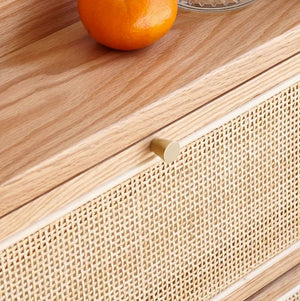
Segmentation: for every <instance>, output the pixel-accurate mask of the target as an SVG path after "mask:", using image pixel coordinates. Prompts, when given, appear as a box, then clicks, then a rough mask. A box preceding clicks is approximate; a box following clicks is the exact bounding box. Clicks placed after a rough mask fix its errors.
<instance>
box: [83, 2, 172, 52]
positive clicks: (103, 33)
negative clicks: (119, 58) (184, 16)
mask: <svg viewBox="0 0 300 301" xmlns="http://www.w3.org/2000/svg"><path fill="white" fill-rule="evenodd" d="M78 11H79V15H80V18H81V21H82V23H83V25H84V27H85V28H86V30H87V31H88V32H89V34H90V35H91V36H92V37H93V38H94V39H95V40H97V41H98V42H100V43H101V44H103V45H105V46H107V47H110V48H114V49H119V50H133V49H138V48H143V47H146V46H148V45H150V44H152V43H154V42H155V41H157V40H158V39H160V38H161V37H162V36H164V35H165V34H166V33H167V32H168V31H169V29H170V28H171V27H172V25H173V23H174V21H175V19H176V15H177V0H78Z"/></svg>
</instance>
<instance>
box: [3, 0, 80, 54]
mask: <svg viewBox="0 0 300 301" xmlns="http://www.w3.org/2000/svg"><path fill="white" fill-rule="evenodd" d="M76 4H77V1H76V0H61V1H56V0H48V1H39V0H2V1H0V57H1V56H4V55H5V54H7V53H10V52H12V51H14V50H16V49H19V48H22V47H24V46H26V45H29V44H31V43H33V42H35V41H37V40H39V39H41V38H43V37H46V36H47V35H49V34H51V33H53V32H55V31H57V30H60V29H62V28H64V27H66V26H68V25H71V24H73V23H75V22H76V21H78V19H79V18H78V13H77V5H76Z"/></svg>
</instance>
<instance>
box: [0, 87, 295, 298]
mask: <svg viewBox="0 0 300 301" xmlns="http://www.w3.org/2000/svg"><path fill="white" fill-rule="evenodd" d="M299 108H300V99H299V85H294V86H292V87H290V88H289V89H286V90H285V91H282V93H280V94H278V95H276V96H274V97H273V98H271V99H268V100H266V101H265V102H264V103H262V104H260V105H258V106H257V107H255V108H253V109H251V111H249V112H246V113H244V114H242V115H240V116H238V117H237V118H235V119H234V120H232V121H230V122H228V123H226V124H225V125H222V126H220V127H219V128H217V129H215V130H213V131H212V132H210V133H208V134H206V135H205V136H203V137H201V138H199V139H198V140H196V141H194V142H193V143H191V144H189V145H187V146H186V147H185V148H184V149H183V150H182V152H181V154H180V156H179V158H178V160H177V161H176V162H175V163H173V164H170V165H167V164H165V163H160V164H157V165H155V166H153V167H151V168H149V169H147V170H145V171H144V172H142V173H140V174H138V175H136V176H135V177H133V178H131V179H129V180H128V181H126V182H124V183H122V184H120V185H119V186H117V187H115V188H114V189H112V190H110V191H108V192H106V193H104V194H103V195H100V196H99V197H97V198H95V199H93V200H91V201H90V202H88V203H86V204H85V205H83V206H82V207H80V208H79V209H77V210H74V211H73V212H70V213H69V214H67V215H66V216H64V217H63V218H60V219H59V220H57V221H56V222H55V223H53V224H50V225H48V226H47V227H45V228H43V229H41V230H39V231H37V232H36V233H34V234H32V235H30V236H29V237H27V238H25V239H23V240H22V241H19V242H18V243H16V244H14V245H13V246H11V247H9V248H8V249H6V250H4V251H2V253H1V255H0V259H1V262H0V294H1V298H0V299H1V300H47V301H49V300H76V301H77V300H105V301H106V300H122V301H123V300H207V299H209V298H210V297H212V296H214V295H216V294H217V293H219V292H220V291H222V290H223V289H224V288H226V287H227V286H229V285H230V284H232V283H234V282H235V281H237V280H238V279H240V278H241V277H243V276H245V275H246V274H247V273H249V272H250V271H253V270H254V269H255V268H257V267H258V266H259V265H261V264H262V263H263V262H265V261H267V260H268V259H270V258H272V257H273V256H274V255H276V254H278V253H279V252H281V251H282V250H284V249H285V248H287V247H289V246H291V245H292V244H294V243H295V242H296V241H298V240H299V239H300V229H299V184H300V183H299V181H300V179H299V175H300V153H299V151H300V140H299V139H300V131H299V127H300V110H299Z"/></svg>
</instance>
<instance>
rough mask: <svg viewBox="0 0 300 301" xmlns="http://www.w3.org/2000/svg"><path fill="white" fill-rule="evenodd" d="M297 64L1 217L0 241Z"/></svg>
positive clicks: (287, 74) (141, 164)
mask: <svg viewBox="0 0 300 301" xmlns="http://www.w3.org/2000/svg"><path fill="white" fill-rule="evenodd" d="M299 62H300V54H299V55H296V56H294V57H292V58H290V59H289V60H287V61H285V62H283V63H281V64H279V65H277V66H275V67H273V68H272V69H270V70H268V71H266V72H264V73H263V74H261V75H259V76H257V77H255V78H253V79H251V80H249V81H248V82H247V83H245V84H243V85H241V86H239V87H237V88H236V89H234V90H232V91H230V92H228V93H226V94H224V95H223V96H221V97H219V98H217V99H215V100H214V101H212V102H210V103H207V104H205V105H204V106H202V107H201V108H199V109H197V110H195V111H194V112H192V113H190V114H188V115H187V116H185V117H182V118H181V119H179V120H177V121H176V122H174V123H172V124H170V125H168V126H166V127H165V128H164V129H162V130H160V131H157V132H156V133H154V134H153V135H150V136H149V137H146V138H144V139H142V140H141V141H139V142H138V143H136V144H135V145H133V146H131V147H129V148H127V149H126V150H124V151H122V152H120V153H118V154H116V155H115V156H113V157H111V158H109V159H106V160H105V161H103V162H102V163H100V164H98V165H96V166H95V167H93V168H91V169H89V170H88V171H86V172H84V173H82V174H80V175H78V176H77V177H74V178H73V179H71V180H70V181H68V182H66V183H63V184H62V185H60V186H58V187H56V188H55V189H53V190H51V191H49V192H47V193H45V194H43V195H42V196H40V197H38V198H37V199H35V200H33V201H31V202H29V203H28V204H26V205H24V206H22V207H20V208H19V209H17V210H14V211H12V212H11V213H9V214H7V215H6V216H3V217H2V218H0V240H3V239H5V238H6V237H8V236H9V235H12V234H13V233H15V232H17V231H20V230H23V229H25V228H26V227H28V226H31V225H32V224H33V223H35V222H36V221H38V220H41V219H43V218H44V217H46V216H47V215H49V214H51V213H53V212H55V211H56V210H58V209H60V208H61V207H63V206H65V205H66V204H68V203H70V202H72V201H74V200H75V199H77V198H79V197H82V196H84V195H85V194H87V193H88V192H90V191H91V190H93V189H95V188H96V187H98V186H100V185H101V184H103V183H105V182H108V181H110V180H112V179H113V178H115V177H117V176H118V175H120V174H122V173H127V172H128V171H129V170H131V169H132V168H136V167H138V168H139V169H141V170H143V169H145V168H147V167H148V166H149V165H152V164H154V163H155V162H156V160H157V159H156V156H154V155H153V154H152V153H151V152H150V150H149V145H150V142H151V140H152V138H153V137H163V138H168V139H173V140H178V141H180V140H182V139H184V138H185V137H186V136H188V135H190V134H192V133H194V132H195V131H198V130H199V129H201V128H203V127H204V126H205V125H207V124H209V123H210V122H212V121H214V120H217V119H218V118H220V117H222V116H223V115H225V114H226V113H228V112H231V111H232V110H234V109H235V108H237V107H239V106H240V105H242V104H244V103H246V102H248V101H249V100H251V99H253V98H254V97H256V96H258V95H260V94H262V93H264V92H266V91H268V90H269V89H271V88H273V87H274V86H276V85H278V84H279V83H281V82H282V80H283V78H285V79H288V78H291V77H292V76H294V75H296V74H297V68H295V66H297V64H298V65H299ZM187 92H188V93H187V94H186V96H185V97H182V98H181V100H182V101H188V99H189V97H194V96H193V93H194V92H193V88H192V87H191V90H190V91H187ZM146 116H147V115H146ZM120 128H122V127H121V126H120ZM128 128H129V127H128V126H127V125H126V124H123V129H124V130H123V132H122V133H123V134H124V135H126V134H127V131H126V130H125V129H128ZM117 130H119V128H118V127H117V129H116V132H115V135H117ZM181 145H182V142H181ZM158 160H160V159H158ZM128 176H129V175H128Z"/></svg>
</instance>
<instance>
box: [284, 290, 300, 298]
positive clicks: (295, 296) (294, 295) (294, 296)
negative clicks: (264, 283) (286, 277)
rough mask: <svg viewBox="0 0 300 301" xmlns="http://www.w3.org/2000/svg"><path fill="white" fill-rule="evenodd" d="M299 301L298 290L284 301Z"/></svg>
mask: <svg viewBox="0 0 300 301" xmlns="http://www.w3.org/2000/svg"><path fill="white" fill-rule="evenodd" d="M299 300H300V290H299V291H298V292H296V293H294V294H293V295H292V296H290V297H289V298H288V299H287V300H286V301H299Z"/></svg>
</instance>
